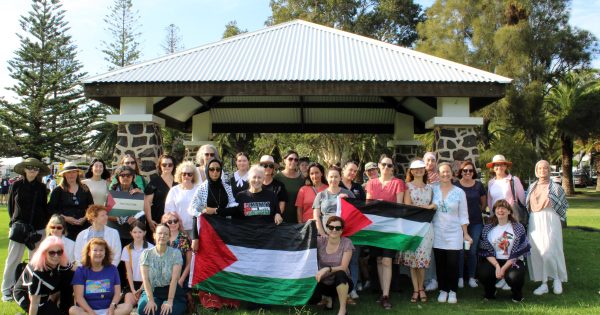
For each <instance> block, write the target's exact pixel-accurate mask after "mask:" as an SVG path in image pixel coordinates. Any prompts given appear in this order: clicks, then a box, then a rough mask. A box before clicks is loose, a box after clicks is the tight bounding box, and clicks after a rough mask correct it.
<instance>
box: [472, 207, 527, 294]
mask: <svg viewBox="0 0 600 315" xmlns="http://www.w3.org/2000/svg"><path fill="white" fill-rule="evenodd" d="M493 213H494V215H493V216H492V218H491V223H490V224H486V225H485V227H484V228H483V232H482V234H481V248H480V249H479V255H480V256H482V257H485V259H486V260H485V261H482V263H481V265H480V266H479V269H478V274H479V280H480V281H481V283H483V286H484V288H485V298H486V299H495V298H496V286H495V284H496V281H497V280H499V279H504V280H505V281H506V283H507V284H508V285H509V286H510V289H511V291H512V300H513V302H521V301H522V300H523V285H524V284H525V264H524V263H523V256H524V255H527V254H529V249H530V246H529V242H528V240H527V232H526V231H525V228H524V227H523V225H522V224H521V223H519V222H517V220H515V218H514V217H513V215H512V208H511V206H510V204H509V203H508V202H507V201H506V200H504V199H500V200H498V201H496V202H495V203H494V208H493Z"/></svg>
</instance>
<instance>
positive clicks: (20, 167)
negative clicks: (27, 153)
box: [14, 158, 50, 176]
mask: <svg viewBox="0 0 600 315" xmlns="http://www.w3.org/2000/svg"><path fill="white" fill-rule="evenodd" d="M27 166H33V167H37V168H39V169H40V172H39V174H38V175H41V176H46V175H48V174H50V169H49V168H48V166H46V164H44V163H42V162H41V161H40V160H38V159H36V158H27V159H25V160H24V161H23V162H21V163H19V164H17V165H15V168H14V171H15V173H17V174H21V175H23V176H25V167H27Z"/></svg>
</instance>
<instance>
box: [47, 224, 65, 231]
mask: <svg viewBox="0 0 600 315" xmlns="http://www.w3.org/2000/svg"><path fill="white" fill-rule="evenodd" d="M48 228H49V229H51V230H57V231H60V230H62V229H63V227H62V226H61V225H50V226H49V227H48Z"/></svg>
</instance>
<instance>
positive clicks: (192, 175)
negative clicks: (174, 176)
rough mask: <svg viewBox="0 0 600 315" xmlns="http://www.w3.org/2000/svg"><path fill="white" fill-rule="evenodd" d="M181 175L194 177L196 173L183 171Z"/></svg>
mask: <svg viewBox="0 0 600 315" xmlns="http://www.w3.org/2000/svg"><path fill="white" fill-rule="evenodd" d="M181 176H187V177H194V173H181Z"/></svg>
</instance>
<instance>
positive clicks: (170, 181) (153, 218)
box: [144, 154, 179, 231]
mask: <svg viewBox="0 0 600 315" xmlns="http://www.w3.org/2000/svg"><path fill="white" fill-rule="evenodd" d="M156 168H157V169H158V174H153V175H151V176H150V182H149V183H148V185H147V186H146V189H144V194H145V196H144V214H145V215H146V222H148V227H149V228H150V231H154V227H156V224H158V223H160V220H161V218H162V216H163V214H165V200H166V199H167V195H168V194H169V191H170V190H171V189H172V188H173V187H175V186H176V185H177V183H178V182H179V181H177V180H175V177H174V175H175V158H174V157H172V156H170V155H166V154H163V155H161V156H160V157H159V158H158V162H156Z"/></svg>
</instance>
